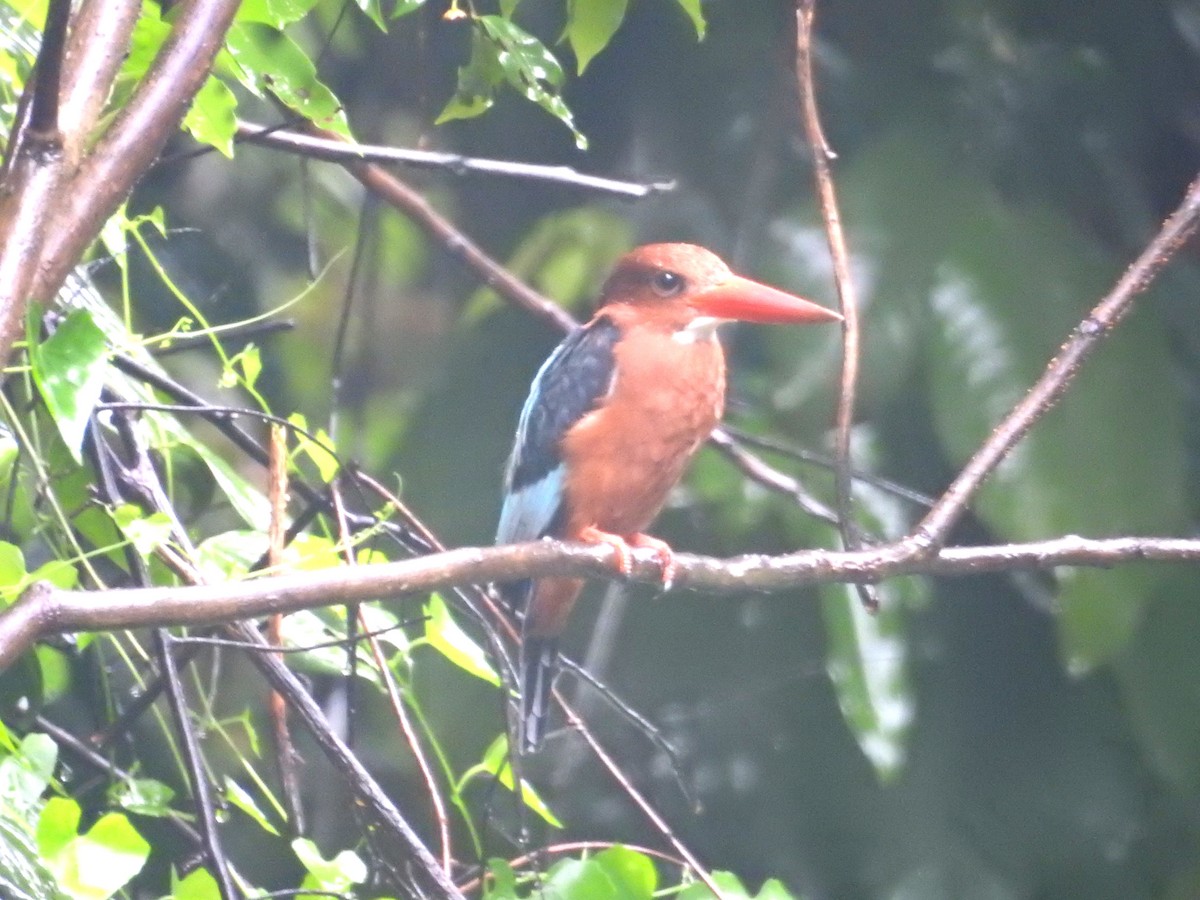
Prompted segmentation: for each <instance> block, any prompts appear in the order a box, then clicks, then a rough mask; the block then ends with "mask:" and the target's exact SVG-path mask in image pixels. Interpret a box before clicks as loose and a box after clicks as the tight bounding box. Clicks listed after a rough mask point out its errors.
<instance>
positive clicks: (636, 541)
mask: <svg viewBox="0 0 1200 900" xmlns="http://www.w3.org/2000/svg"><path fill="white" fill-rule="evenodd" d="M579 540H581V541H583V542H584V543H587V544H608V546H610V547H612V548H613V554H614V556H615V557H616V564H617V571H618V572H620V573H621V574H622V575H628V574H629V573H630V571H631V570H632V568H633V560H632V558H631V556H630V553H629V549H630V548H631V547H636V548H637V549H639V550H653V551H654V555H655V556H657V557H658V564H659V566H660V567H661V568H662V581H663V590H664V591H669V590H670V589H671V585H672V584H673V583H674V582H675V575H676V574H677V572H678V566H677V565H676V563H675V552H674V551H673V550H672V549H671V545H670V544H668V543H667V542H666V541H660V540H659V539H658V538H656V537H651V536H650V535H648V534H634V535H631V536H629V537H628V538H624V537H621V535H619V534H611V533H609V532H607V531H601V530H600V529H599V528H595V527H593V526H588V527H587V528H585V529H584V530H583V531H582V532H581V533H580V535H579Z"/></svg>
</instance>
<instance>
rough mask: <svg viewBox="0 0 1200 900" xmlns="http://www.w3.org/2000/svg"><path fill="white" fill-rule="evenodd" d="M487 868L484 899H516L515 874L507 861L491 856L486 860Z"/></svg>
mask: <svg viewBox="0 0 1200 900" xmlns="http://www.w3.org/2000/svg"><path fill="white" fill-rule="evenodd" d="M487 869H488V876H489V877H488V880H487V881H486V882H485V883H484V892H483V898H484V900H517V874H516V872H514V871H513V867H512V865H511V864H510V863H509V861H508V860H506V859H500V858H498V857H493V858H492V859H489V860H488V862H487Z"/></svg>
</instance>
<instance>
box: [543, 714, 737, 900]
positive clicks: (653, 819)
mask: <svg viewBox="0 0 1200 900" xmlns="http://www.w3.org/2000/svg"><path fill="white" fill-rule="evenodd" d="M559 703H560V704H561V705H562V708H563V711H564V712H565V713H566V714H567V721H568V722H569V723H570V724H571V727H573V728H575V729H576V730H577V731H578V732H579V733H580V734H581V735H583V739H584V740H585V741H587V744H588V747H590V748H591V750H592V753H593V754H594V755H595V757H596V759H598V760H600V764H601V765H603V766H604V768H606V769H607V770H608V773H609V774H610V775H611V776H612V777H613V779H614V780H615V781H616V782H617V783H618V784H619V785H620V786H621V790H623V791H624V792H625V794H626V796H628V797H629V799H630V800H632V801H633V802H634V804H635V805H636V806H637V807H638V809H640V810H641V811H642V815H644V816H645V817H646V818H647V819H649V820H650V824H652V825H653V826H654V828H655V829H656V830H657V831H658V833H659V834H661V835H662V836H663V837H664V838H665V839H666V840H667V842H668V843H669V844H670V845H671V846H672V847H674V848H675V852H676V853H678V854H679V856H680V857H681V858H682V859H683V860H684V861H685V862H686V863H687V864H688V867H689V868H690V869H691V870H692V871H693V872H695V873H696V877H697V878H699V879H700V880H701V881H703V882H704V884H705V886H706V887H707V888H708V889H709V890H710V891H712V892H713V896H715V897H717V898H719V900H724V898H725V894H724V893H723V892H722V891H721V888H720V886H719V885H718V884H717V883H716V881H714V880H713V877H712V875H711V874H710V873H709V871H708V870H707V869H705V868H704V866H702V865H701V864H700V860H699V859H697V858H696V856H695V854H693V853H692V851H691V850H689V849H688V848H687V846H686V845H685V844H684V843H683V841H681V840H680V839H679V837H678V836H677V835H676V834H675V832H674V831H673V830H672V828H671V826H670V825H668V824H667V820H666V819H664V818H663V817H662V816H661V815H659V813H658V810H656V809H655V808H654V807H653V806H652V805H651V803H650V801H649V800H647V799H646V798H645V797H643V796H642V794H641V792H640V791H639V790H638V789H637V788H636V787H634V786H633V782H631V781H630V780H629V779H628V778H627V777H626V776H625V773H624V772H623V771H621V768H620V766H618V765H617V763H616V761H615V760H614V759H613V758H612V756H610V755H609V753H608V751H607V750H605V749H604V747H603V745H601V743H600V742H599V741H598V740H596V737H595V735H593V734H592V733H591V731H589V730H588V729H587V728H586V727H585V726H584V724H583V720H582V719H580V718H579V716H577V715H576V714H575V710H574V709H572V708H571V706H569V705H568V704H567V703H564V702H563V700H562V698H561V697H560V698H559Z"/></svg>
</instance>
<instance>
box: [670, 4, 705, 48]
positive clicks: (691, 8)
mask: <svg viewBox="0 0 1200 900" xmlns="http://www.w3.org/2000/svg"><path fill="white" fill-rule="evenodd" d="M675 2H676V3H678V4H679V6H680V7H681V8H682V9H683V11H684V12H685V13H687V15H688V18H689V19H691V20H692V27H693V28H695V29H696V39H697V40H700V41H702V40H704V33H705V31H707V29H708V23H707V22H705V21H704V10H703V9H702V8H701V7H700V0H675Z"/></svg>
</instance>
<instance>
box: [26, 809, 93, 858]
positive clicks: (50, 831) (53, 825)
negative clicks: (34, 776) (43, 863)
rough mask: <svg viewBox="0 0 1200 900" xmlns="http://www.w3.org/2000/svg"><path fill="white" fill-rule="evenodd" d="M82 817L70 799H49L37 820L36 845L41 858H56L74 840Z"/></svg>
mask: <svg viewBox="0 0 1200 900" xmlns="http://www.w3.org/2000/svg"><path fill="white" fill-rule="evenodd" d="M82 816H83V811H82V810H81V809H80V808H79V804H78V803H77V802H76V801H74V800H72V799H71V798H70V797H51V798H50V799H49V800H47V801H46V805H45V806H43V807H42V811H41V813H40V814H39V815H38V820H37V844H38V850H39V851H40V852H41V854H42V856H43V857H45V858H46V859H49V858H51V857H53V856H57V855H58V854H59V853H61V852H62V851H63V850H64V849H65V848H66V846H67V845H68V844H69V843H71V841H73V840H75V838H76V837H77V836H78V834H79V820H80V818H82Z"/></svg>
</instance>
